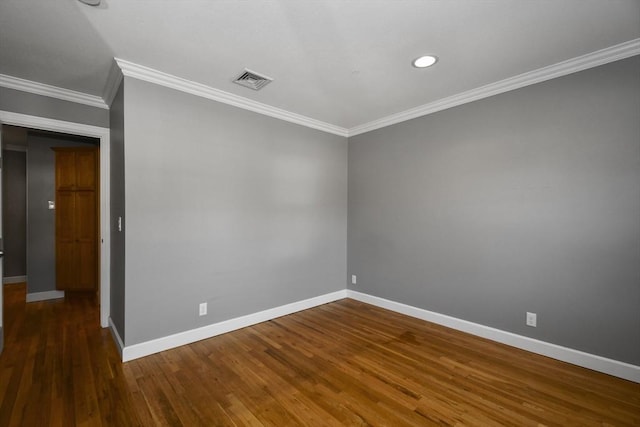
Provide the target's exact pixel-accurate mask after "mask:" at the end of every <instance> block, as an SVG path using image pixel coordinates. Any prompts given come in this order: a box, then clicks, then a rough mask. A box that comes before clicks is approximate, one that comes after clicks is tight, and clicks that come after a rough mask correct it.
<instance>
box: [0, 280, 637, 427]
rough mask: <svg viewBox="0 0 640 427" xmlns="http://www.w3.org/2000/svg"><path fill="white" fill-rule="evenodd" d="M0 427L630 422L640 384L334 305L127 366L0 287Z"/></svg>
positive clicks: (40, 305)
mask: <svg viewBox="0 0 640 427" xmlns="http://www.w3.org/2000/svg"><path fill="white" fill-rule="evenodd" d="M4 292H5V293H4V295H5V334H6V336H5V351H4V353H3V354H2V356H0V426H46V425H54V426H72V425H83V426H84V425H86V426H94V425H95V426H99V425H104V426H129V425H143V426H160V425H166V426H180V425H185V426H198V425H203V426H216V425H221V426H242V425H247V426H288V425H295V426H298V425H301V426H344V425H347V426H351V425H355V426H360V425H373V426H383V425H385V426H429V425H470V426H492V425H509V426H528V425H531V426H534V425H535V426H539V425H549V426H568V425H579V426H592V425H593V426H596V425H597V426H602V425H617V426H634V425H635V426H639V425H640V385H639V384H636V383H632V382H629V381H625V380H621V379H617V378H614V377H610V376H607V375H604V374H600V373H597V372H593V371H589V370H587V369H582V368H579V367H576V366H572V365H568V364H565V363H562V362H558V361H555V360H552V359H548V358H545V357H542V356H538V355H534V354H531V353H527V352H524V351H520V350H517V349H513V348H510V347H507V346H503V345H500V344H496V343H492V342H490V341H486V340H483V339H480V338H477V337H473V336H470V335H466V334H463V333H460V332H457V331H453V330H450V329H447V328H443V327H440V326H437V325H433V324H430V323H427V322H423V321H420V320H417V319H413V318H410V317H406V316H402V315H399V314H396V313H392V312H389V311H385V310H382V309H379V308H377V307H373V306H370V305H367V304H362V303H360V302H356V301H353V300H348V299H346V300H342V301H338V302H335V303H331V304H326V305H323V306H320V307H317V308H314V309H311V310H306V311H303V312H300V313H296V314H293V315H290V316H285V317H281V318H279V319H276V320H273V321H270V322H265V323H262V324H259V325H256V326H253V327H249V328H245V329H242V330H239V331H235V332H232V333H229V334H225V335H221V336H218V337H215V338H211V339H208V340H204V341H200V342H197V343H194V344H191V345H188V346H184V347H181V348H177V349H174V350H169V351H165V352H162V353H159V354H156V355H152V356H149V357H146V358H142V359H138V360H135V361H132V362H128V363H126V364H122V363H120V361H119V357H118V354H117V350H116V347H115V345H114V344H113V342H112V339H111V336H110V334H109V332H108V331H107V330H106V329H104V330H103V329H101V328H100V327H99V321H98V312H99V310H98V308H97V307H96V305H95V301H93V300H92V299H91V298H88V297H82V296H69V297H67V298H66V299H64V300H57V301H47V302H37V303H30V304H25V302H24V298H25V286H24V284H20V285H6V286H4Z"/></svg>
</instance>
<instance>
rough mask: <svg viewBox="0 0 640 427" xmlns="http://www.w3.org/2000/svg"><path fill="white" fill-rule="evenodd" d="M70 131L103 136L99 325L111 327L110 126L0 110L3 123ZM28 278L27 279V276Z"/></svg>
mask: <svg viewBox="0 0 640 427" xmlns="http://www.w3.org/2000/svg"><path fill="white" fill-rule="evenodd" d="M3 124H4V125H12V126H22V127H27V128H32V129H41V130H48V131H53V132H62V133H70V134H73V135H81V136H90V137H93V138H99V139H100V238H101V239H102V248H101V250H100V325H101V326H102V327H103V328H106V327H108V326H109V313H110V311H111V309H110V307H111V279H110V274H111V217H110V215H111V201H110V194H109V191H110V190H109V175H110V173H109V172H110V170H109V152H110V139H109V128H103V127H98V126H91V125H84V124H80V123H74V122H65V121H62V120H55V119H49V118H45V117H39V116H30V115H27V114H20V113H13V112H10V111H2V110H0V125H3ZM27 280H28V278H27Z"/></svg>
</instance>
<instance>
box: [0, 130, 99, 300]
mask: <svg viewBox="0 0 640 427" xmlns="http://www.w3.org/2000/svg"><path fill="white" fill-rule="evenodd" d="M2 131H3V158H4V168H3V173H4V176H3V198H4V200H3V215H2V218H3V230H4V233H3V237H4V238H3V243H4V251H5V254H6V256H5V259H4V264H5V266H4V274H3V276H4V277H3V283H7V284H11V283H20V282H26V283H27V285H26V302H35V301H43V300H50V299H57V298H62V297H64V295H65V294H64V291H65V290H70V288H69V286H65V285H66V283H61V281H60V272H61V271H62V270H63V267H65V263H61V261H64V260H65V259H67V260H69V261H73V262H74V263H75V264H78V265H80V264H81V265H82V266H83V267H84V270H85V271H88V272H90V273H91V275H92V276H93V277H92V278H91V280H90V281H89V282H88V283H87V284H86V285H85V290H90V291H94V292H95V296H96V301H97V302H98V303H99V301H100V295H99V284H100V281H99V276H98V271H99V263H98V254H99V251H100V247H99V245H98V238H99V233H98V227H97V225H98V223H99V216H98V215H97V212H98V209H99V204H97V201H98V199H97V197H96V196H97V195H98V192H97V191H96V190H97V187H98V185H97V184H98V174H97V172H98V169H97V168H98V164H97V161H95V162H94V164H93V165H89V166H91V167H92V168H93V170H92V172H93V174H94V176H95V179H94V182H95V184H94V186H93V188H92V191H91V192H88V191H82V192H81V194H82V195H83V196H84V195H87V194H88V195H90V196H92V199H91V200H92V202H91V204H92V205H93V206H94V207H92V209H91V210H90V212H87V210H86V209H82V210H76V212H72V215H69V213H68V211H69V209H65V208H66V207H68V205H69V203H62V202H63V201H64V200H66V199H68V198H66V199H64V198H61V197H60V193H61V192H59V191H58V185H59V184H58V183H57V181H59V179H58V178H59V175H60V174H59V170H58V169H60V167H61V165H60V163H61V162H60V160H59V159H58V153H59V150H71V151H70V153H73V150H81V151H82V150H92V151H91V152H92V154H93V158H94V159H95V160H97V151H95V150H99V145H100V140H99V139H97V138H93V137H85V136H78V135H70V134H65V133H60V132H51V131H43V130H38V129H30V128H24V127H17V126H10V125H3V129H2ZM84 163H85V164H86V163H87V162H84ZM74 175H75V174H74ZM66 193H69V192H63V194H66ZM79 194H80V192H79ZM83 198H84V199H87V197H83ZM61 203H62V204H61ZM84 204H85V205H86V203H84ZM85 224H86V225H85ZM82 225H85V226H84V227H82V228H83V229H85V230H87V231H89V232H90V233H91V234H92V236H90V237H91V239H90V240H89V243H90V244H89V245H87V244H86V243H81V244H76V243H74V245H72V246H71V247H70V246H69V245H68V244H67V245H61V244H60V239H61V232H62V231H66V230H78V229H79V227H80V226H82ZM85 234H86V232H85ZM85 240H86V238H85ZM76 246H78V247H80V248H82V249H83V250H82V251H80V252H78V251H73V250H68V249H67V248H69V249H74V248H75V247H76ZM89 246H90V247H89ZM76 252H78V253H76ZM83 255H84V256H83ZM89 255H90V256H89ZM80 261H82V262H81V263H80ZM67 264H68V263H67ZM66 270H68V268H66Z"/></svg>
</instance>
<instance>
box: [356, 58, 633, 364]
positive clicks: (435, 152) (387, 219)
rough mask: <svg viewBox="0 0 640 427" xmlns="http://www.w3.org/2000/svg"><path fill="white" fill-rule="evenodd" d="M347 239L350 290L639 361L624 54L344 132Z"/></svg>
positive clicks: (628, 66)
mask: <svg viewBox="0 0 640 427" xmlns="http://www.w3.org/2000/svg"><path fill="white" fill-rule="evenodd" d="M348 242H349V274H357V276H358V283H357V285H349V288H351V289H355V290H358V291H362V292H366V293H368V294H372V295H376V296H380V297H383V298H388V299H391V300H394V301H398V302H402V303H406V304H410V305H413V306H417V307H421V308H424V309H428V310H432V311H435V312H438V313H443V314H447V315H450V316H454V317H457V318H461V319H465V320H469V321H472V322H477V323H480V324H483V325H488V326H491V327H495V328H499V329H502V330H505V331H510V332H514V333H517V334H521V335H525V336H529V337H533V338H537V339H541V340H543V341H547V342H550V343H555V344H559V345H562V346H566V347H570V348H574V349H578V350H583V351H586V352H588V353H592V354H597V355H601V356H605V357H609V358H612V359H616V360H620V361H624V362H628V363H632V364H635V365H640V57H633V58H630V59H626V60H623V61H619V62H615V63H611V64H608V65H604V66H601V67H597V68H594V69H590V70H587V71H583V72H580V73H576V74H572V75H569V76H566V77H562V78H559V79H555V80H551V81H548V82H545V83H540V84H537V85H534V86H529V87H526V88H523V89H519V90H516V91H513V92H509V93H505V94H502V95H498V96H495V97H492V98H488V99H485V100H481V101H477V102H473V103H470V104H466V105H464V106H460V107H456V108H453V109H449V110H446V111H442V112H439V113H436V114H432V115H430V116H426V117H423V118H419V119H415V120H411V121H409V122H405V123H401V124H398V125H395V126H391V127H388V128H384V129H381V130H377V131H373V132H370V133H367V134H363V135H359V136H356V137H353V138H351V139H350V140H349V237H348ZM526 311H532V312H536V313H537V314H538V327H537V328H530V327H527V326H525V312H526Z"/></svg>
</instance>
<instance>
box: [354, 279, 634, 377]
mask: <svg viewBox="0 0 640 427" xmlns="http://www.w3.org/2000/svg"><path fill="white" fill-rule="evenodd" d="M347 297H348V298H352V299H355V300H357V301H361V302H365V303H367V304H371V305H375V306H377V307H381V308H385V309H387V310H391V311H395V312H396V313H401V314H405V315H407V316H411V317H416V318H418V319H422V320H426V321H428V322H433V323H437V324H438V325H442V326H446V327H448V328H451V329H456V330H458V331H462V332H466V333H469V334H472V335H476V336H479V337H482V338H487V339H490V340H492V341H496V342H499V343H502V344H506V345H510V346H512V347H516V348H520V349H522V350H527V351H530V352H532V353H537V354H541V355H543V356H547V357H551V358H552V359H556V360H560V361H563V362H567V363H571V364H573V365H577V366H581V367H583V368H588V369H592V370H594V371H598V372H603V373H605V374H609V375H613V376H615V377H619V378H624V379H625V380H629V381H633V382H636V383H640V366H636V365H631V364H629V363H625V362H619V361H617V360H613V359H608V358H606V357H602V356H597V355H595V354H589V353H585V352H583V351H579V350H574V349H571V348H567V347H562V346H559V345H556V344H551V343H548V342H544V341H540V340H536V339H533V338H529V337H525V336H522V335H517V334H514V333H511V332H506V331H503V330H500V329H495V328H491V327H489V326H484V325H480V324H478V323H473V322H469V321H467V320H462V319H458V318H455V317H451V316H447V315H444V314H440V313H435V312H433V311H429V310H424V309H422V308H417V307H413V306H410V305H406V304H402V303H399V302H395V301H390V300H387V299H384V298H379V297H375V296H372V295H368V294H364V293H362V292H358V291H353V290H351V289H348V290H347Z"/></svg>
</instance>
